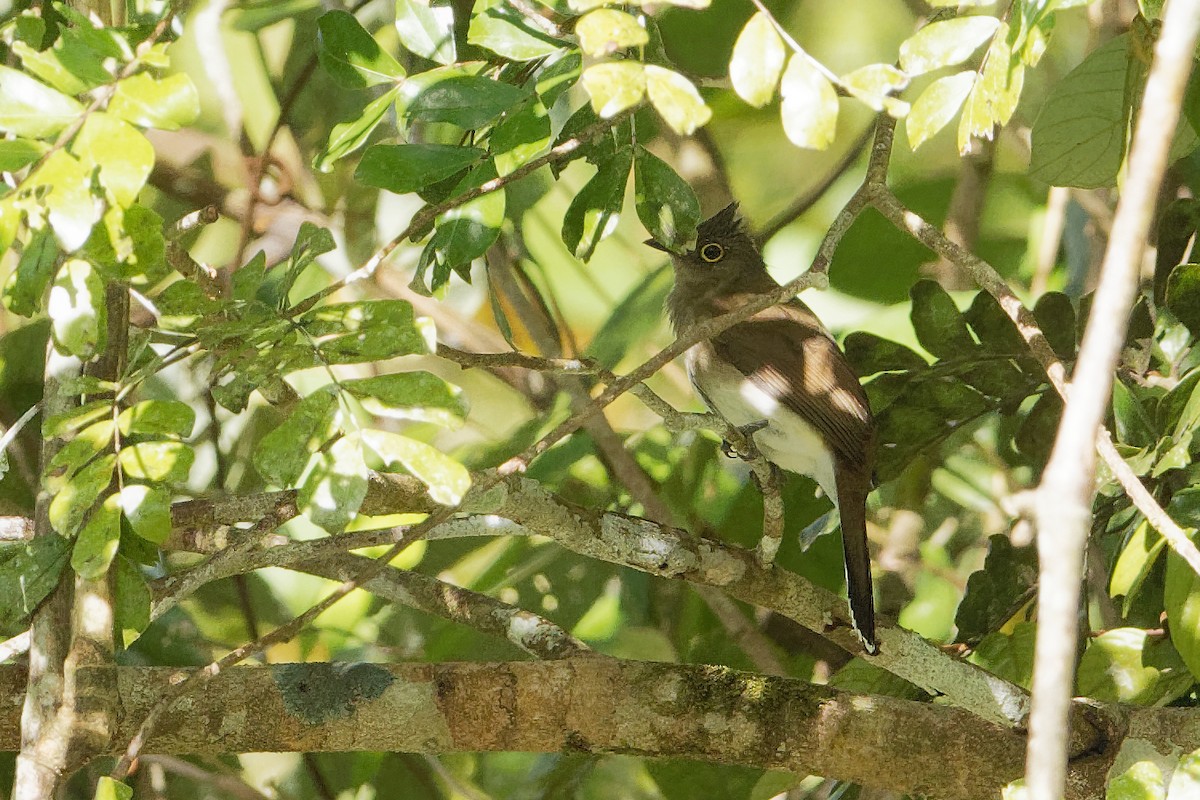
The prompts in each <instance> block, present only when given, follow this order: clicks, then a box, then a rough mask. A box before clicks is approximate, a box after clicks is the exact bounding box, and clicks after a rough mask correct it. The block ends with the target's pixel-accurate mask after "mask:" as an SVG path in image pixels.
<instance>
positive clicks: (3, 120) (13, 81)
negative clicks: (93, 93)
mask: <svg viewBox="0 0 1200 800" xmlns="http://www.w3.org/2000/svg"><path fill="white" fill-rule="evenodd" d="M81 111H83V106H81V105H80V104H79V102H78V101H76V100H75V99H74V98H72V97H67V96H66V95H65V94H62V93H61V92H58V91H56V90H54V89H51V88H50V87H49V86H47V85H45V84H44V83H39V82H38V81H36V80H34V79H33V78H31V77H29V76H28V75H26V74H24V73H23V72H19V71H17V70H15V69H12V68H11V67H5V66H0V131H7V132H8V133H14V134H16V135H17V136H28V137H30V138H32V139H46V138H49V137H51V136H54V135H56V134H58V133H59V132H60V131H62V129H63V128H65V127H67V126H68V125H70V124H71V123H72V122H74V121H75V118H76V117H78V116H79V114H80V112H81Z"/></svg>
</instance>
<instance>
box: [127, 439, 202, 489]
mask: <svg viewBox="0 0 1200 800" xmlns="http://www.w3.org/2000/svg"><path fill="white" fill-rule="evenodd" d="M195 457H196V454H195V453H194V452H193V451H192V448H191V446H190V445H187V444H184V443H183V442H171V441H165V442H164V441H159V442H138V443H137V444H134V445H128V446H126V447H123V448H121V452H120V455H119V456H118V463H119V464H120V467H121V471H122V472H124V473H125V477H127V478H133V479H134V480H141V481H154V482H156V483H168V482H170V483H180V482H182V481H186V480H187V477H188V472H190V471H191V468H192V461H193V460H194V459H195Z"/></svg>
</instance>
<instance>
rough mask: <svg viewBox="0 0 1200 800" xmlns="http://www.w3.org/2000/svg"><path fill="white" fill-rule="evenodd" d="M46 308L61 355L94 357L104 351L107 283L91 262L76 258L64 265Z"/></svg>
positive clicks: (55, 342) (56, 345) (51, 288)
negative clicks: (105, 288)
mask: <svg viewBox="0 0 1200 800" xmlns="http://www.w3.org/2000/svg"><path fill="white" fill-rule="evenodd" d="M46 309H47V311H48V312H49V314H50V323H51V325H52V332H53V334H54V345H55V347H56V348H58V350H59V352H62V353H66V354H68V355H73V356H78V357H79V358H91V357H92V356H93V355H94V354H95V353H96V352H97V351H98V350H102V349H104V341H103V340H104V336H105V320H106V319H107V318H108V306H107V305H106V304H105V301H104V280H103V279H102V278H101V277H100V275H99V274H98V273H97V272H96V269H95V268H94V267H93V266H92V265H91V264H90V263H89V262H87V261H84V260H83V259H81V258H72V259H70V260H69V261H67V262H66V263H65V264H63V265H62V268H61V269H59V271H58V275H57V277H55V279H54V285H53V286H51V287H50V301H49V303H48V304H47V306H46Z"/></svg>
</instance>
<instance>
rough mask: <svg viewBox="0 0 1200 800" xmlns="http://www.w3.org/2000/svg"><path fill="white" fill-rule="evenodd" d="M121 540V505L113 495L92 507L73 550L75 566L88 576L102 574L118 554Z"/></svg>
mask: <svg viewBox="0 0 1200 800" xmlns="http://www.w3.org/2000/svg"><path fill="white" fill-rule="evenodd" d="M120 542H121V508H120V505H119V504H118V502H117V495H115V494H113V495H109V496H108V497H106V498H105V499H104V502H103V503H101V504H100V505H98V506H97V507H96V508H95V510H93V511H92V515H91V517H89V518H88V521H87V524H86V525H84V526H83V530H81V531H80V532H79V538H77V539H76V540H75V549H74V550H73V551H71V568H72V569H74V570H75V571H76V572H78V573H79V574H80V575H81V576H82V577H84V578H99V577H100V576H102V575H103V574H104V573H105V572H108V565H109V564H111V563H112V560H113V556H115V555H116V554H117V545H118V544H120Z"/></svg>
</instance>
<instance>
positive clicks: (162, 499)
mask: <svg viewBox="0 0 1200 800" xmlns="http://www.w3.org/2000/svg"><path fill="white" fill-rule="evenodd" d="M117 504H118V505H119V506H120V508H121V514H122V515H123V516H124V517H125V519H126V520H127V521H128V522H129V527H130V528H132V529H133V532H134V533H136V534H137V535H138V536H140V537H142V538H143V539H145V540H147V541H149V542H153V543H154V544H162V543H163V542H165V541H166V540H167V536H168V535H170V533H171V495H170V494H169V493H168V492H167V490H166V489H163V488H161V487H155V486H145V485H143V484H140V483H134V484H129V485H128V486H126V487H125V488H123V489H121V491H120V493H119V494H118V495H117Z"/></svg>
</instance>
